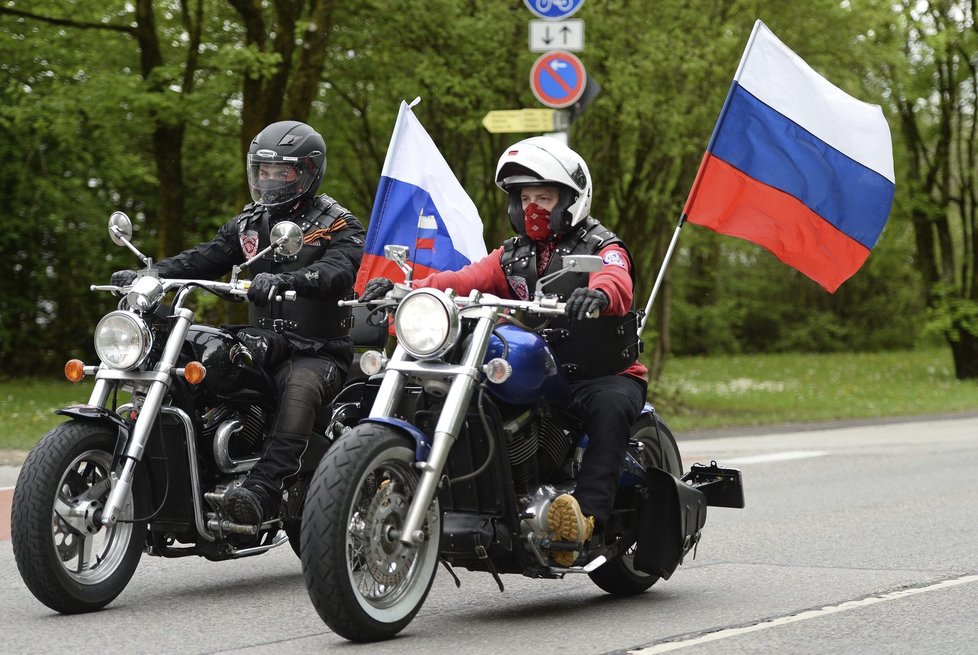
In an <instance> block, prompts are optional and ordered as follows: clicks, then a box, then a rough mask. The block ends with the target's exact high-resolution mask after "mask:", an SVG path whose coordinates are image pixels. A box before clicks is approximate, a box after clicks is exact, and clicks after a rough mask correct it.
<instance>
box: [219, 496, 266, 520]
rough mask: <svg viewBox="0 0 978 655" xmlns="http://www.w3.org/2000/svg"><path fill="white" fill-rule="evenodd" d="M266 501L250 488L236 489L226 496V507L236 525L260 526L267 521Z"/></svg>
mask: <svg viewBox="0 0 978 655" xmlns="http://www.w3.org/2000/svg"><path fill="white" fill-rule="evenodd" d="M263 500H264V499H263V498H262V497H261V495H259V493H258V492H256V491H253V490H252V489H249V488H248V487H235V488H233V489H231V490H230V491H228V492H227V493H225V494H224V506H225V507H226V508H227V511H228V515H229V516H230V517H231V520H233V521H234V522H235V523H242V524H244V525H260V524H261V522H262V521H263V520H264V519H265V510H264V509H263V505H267V504H268V503H263V502H262V501H263Z"/></svg>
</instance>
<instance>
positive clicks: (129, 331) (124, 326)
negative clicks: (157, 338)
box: [95, 310, 153, 370]
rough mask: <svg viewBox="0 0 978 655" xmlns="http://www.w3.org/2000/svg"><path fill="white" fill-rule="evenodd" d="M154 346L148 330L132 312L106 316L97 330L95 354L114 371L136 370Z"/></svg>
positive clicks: (113, 313) (118, 312)
mask: <svg viewBox="0 0 978 655" xmlns="http://www.w3.org/2000/svg"><path fill="white" fill-rule="evenodd" d="M152 345H153V336H152V334H151V333H150V331H149V327H148V326H147V325H146V323H144V322H143V320H142V319H141V318H139V317H138V316H136V315H135V314H131V313H130V312H124V311H121V310H120V311H117V312H111V313H109V314H106V315H105V316H104V317H102V320H101V321H99V322H98V327H96V328H95V352H96V353H98V356H99V359H101V360H102V363H104V364H106V365H107V366H110V367H111V368H117V369H123V370H125V369H130V368H136V367H137V366H139V365H140V364H142V363H143V360H144V359H146V355H147V354H149V349H150V347H151V346H152Z"/></svg>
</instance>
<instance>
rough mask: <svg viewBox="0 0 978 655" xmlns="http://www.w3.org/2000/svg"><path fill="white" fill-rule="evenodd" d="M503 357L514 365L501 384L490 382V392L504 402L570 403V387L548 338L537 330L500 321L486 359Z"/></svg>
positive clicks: (516, 403)
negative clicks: (525, 328) (507, 377)
mask: <svg viewBox="0 0 978 655" xmlns="http://www.w3.org/2000/svg"><path fill="white" fill-rule="evenodd" d="M495 357H501V358H503V359H505V360H506V361H507V362H509V365H510V366H512V367H513V374H512V375H511V376H510V377H509V379H508V380H506V381H505V382H503V383H502V384H489V385H488V386H489V392H490V393H491V394H492V395H493V396H495V397H497V398H499V399H500V400H502V401H503V402H506V403H510V404H514V405H529V404H532V403H536V402H541V401H548V402H552V403H567V402H569V401H570V389H569V388H568V386H567V380H566V379H564V376H563V374H562V373H561V371H560V367H559V366H557V361H556V360H555V359H554V356H553V353H552V352H551V351H550V347H549V346H548V345H547V342H546V341H545V340H544V339H543V337H541V336H540V335H538V334H537V333H536V332H531V331H529V330H524V329H523V328H520V327H517V326H515V325H500V326H498V327H497V328H496V329H495V330H493V333H492V337H490V339H489V347H488V349H487V350H486V356H485V359H484V361H485V362H488V361H489V360H490V359H493V358H495Z"/></svg>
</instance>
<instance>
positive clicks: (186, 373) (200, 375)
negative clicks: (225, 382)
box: [183, 362, 207, 384]
mask: <svg viewBox="0 0 978 655" xmlns="http://www.w3.org/2000/svg"><path fill="white" fill-rule="evenodd" d="M206 376H207V369H206V368H204V365H203V364H201V363H200V362H190V363H189V364H187V365H186V366H184V367H183V377H184V379H185V380H186V381H187V382H189V383H190V384H200V383H201V382H203V381H204V377H206Z"/></svg>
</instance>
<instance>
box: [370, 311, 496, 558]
mask: <svg viewBox="0 0 978 655" xmlns="http://www.w3.org/2000/svg"><path fill="white" fill-rule="evenodd" d="M494 325H495V321H494V315H493V314H492V313H491V312H489V311H487V312H486V314H485V315H484V316H483V317H482V318H481V319H480V320H479V321H478V323H477V324H476V327H475V330H474V331H473V333H472V338H471V340H470V341H469V346H468V349H467V350H466V352H465V355H464V356H463V357H462V361H461V362H460V363H459V365H458V366H456V367H453V369H454V371H453V373H454V376H455V377H454V379H453V380H452V384H451V386H450V387H449V389H448V394H447V395H446V397H445V403H444V405H443V406H442V410H441V413H440V414H439V416H438V422H437V424H436V425H435V434H434V436H433V438H432V444H431V451H430V453H429V455H428V459H427V460H426V461H423V462H421V461H419V462H416V463H415V466H416V467H417V468H419V469H420V470H421V477H420V480H419V481H418V488H417V489H416V490H415V492H414V497H413V498H412V499H411V506H410V507H409V508H408V512H407V517H406V518H405V519H404V524H403V525H402V526H401V534H400V536H399V537H398V538H399V540H400V541H401V542H402V543H404V544H406V545H408V546H413V545H415V544H418V543H420V542H422V541H424V539H425V535H424V530H422V529H421V528H422V526H423V525H424V519H425V515H426V514H427V512H428V507H429V506H430V505H431V503H432V501H433V500H434V499H435V494H437V493H438V485H439V483H440V481H441V473H442V470H444V468H445V462H447V461H448V454H449V452H451V450H452V446H453V445H454V444H455V440H456V439H457V438H458V435H459V432H460V431H461V429H462V423H463V421H464V420H465V413H466V410H467V408H468V406H469V401H470V400H471V399H472V392H473V390H474V389H475V388H476V386H477V384H478V382H479V373H480V371H481V369H482V359H483V357H484V356H485V352H486V346H487V344H488V343H489V337H490V336H491V335H492V329H493V326H494ZM407 360H408V355H407V353H405V352H404V349H403V348H401V347H400V346H398V348H397V349H396V350H395V351H394V354H393V355H392V356H391V360H390V361H389V362H388V364H387V367H388V372H387V373H386V374H385V375H384V380H383V381H382V382H381V385H380V389H379V390H378V392H377V398H376V400H375V401H374V405H373V407H372V408H371V411H370V417H371V418H384V417H389V416H393V414H394V409H395V408H396V406H397V399H398V397H400V394H401V390H402V389H403V387H404V381H405V376H404V374H403V373H400V372H398V371H397V369H398V365H399V364H401V363H403V366H404V368H405V369H407V370H412V371H419V369H420V370H421V371H423V367H417V365H412V364H413V363H412V362H408V361H407Z"/></svg>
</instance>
